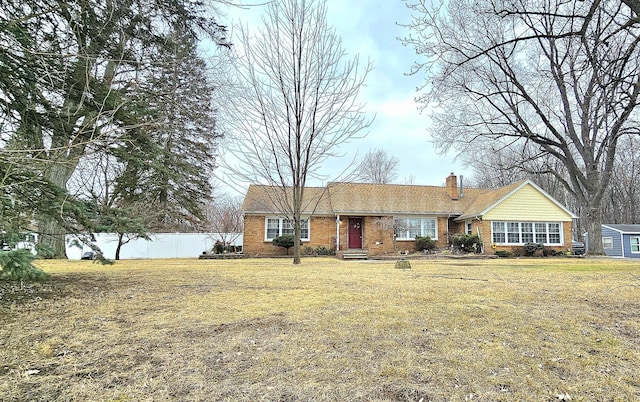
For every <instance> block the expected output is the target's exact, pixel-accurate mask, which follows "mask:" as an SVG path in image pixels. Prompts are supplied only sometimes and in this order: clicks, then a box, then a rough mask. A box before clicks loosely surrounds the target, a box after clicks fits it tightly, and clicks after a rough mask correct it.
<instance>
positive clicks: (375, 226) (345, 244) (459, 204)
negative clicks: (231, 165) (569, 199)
mask: <svg viewBox="0 0 640 402" xmlns="http://www.w3.org/2000/svg"><path fill="white" fill-rule="evenodd" d="M283 193H284V191H283V190H282V189H281V188H274V187H270V186H263V185H251V186H250V187H249V189H248V191H247V194H246V196H245V199H244V202H243V211H244V244H243V250H244V253H245V254H261V255H277V254H282V253H283V250H282V249H280V248H278V247H275V246H273V245H272V240H273V238H275V237H276V236H280V235H282V234H288V233H291V234H292V233H293V226H292V224H291V222H290V220H289V218H288V217H289V216H291V215H288V214H285V213H282V212H280V211H282V210H283V207H282V204H283V203H282V200H285V199H287V197H286V194H283ZM288 198H290V197H288ZM302 210H303V213H302V215H303V222H302V230H301V232H302V233H301V240H302V242H303V247H307V246H308V247H311V248H316V247H320V246H322V247H326V248H330V249H334V250H336V252H337V254H338V255H340V254H341V253H344V252H349V251H352V250H358V251H361V252H366V253H367V254H368V255H380V254H386V253H392V252H398V251H401V250H409V251H413V250H414V244H415V238H416V236H429V237H431V238H432V239H434V240H436V242H437V246H438V248H440V249H444V248H447V247H449V236H450V235H453V234H457V233H466V234H477V235H478V236H479V237H480V239H481V240H482V242H483V245H484V250H485V253H489V254H492V253H493V252H495V251H497V250H505V251H509V250H511V249H512V248H513V247H516V246H520V247H521V246H522V245H524V244H525V243H530V242H535V243H543V244H544V245H545V246H548V247H550V248H553V249H554V250H557V251H567V250H570V249H571V238H572V236H571V231H572V222H573V219H575V218H576V216H575V215H574V214H573V213H572V212H570V211H569V210H568V209H567V208H566V207H564V206H563V205H562V204H560V203H559V202H558V201H556V200H555V199H554V198H553V197H551V196H550V195H549V194H547V193H546V192H545V191H544V190H542V189H541V188H540V187H538V186H537V185H536V184H535V183H533V182H532V181H531V180H523V181H520V182H517V183H514V184H512V185H509V186H505V187H502V188H499V189H480V188H462V186H460V187H459V186H458V180H457V177H456V176H455V175H454V174H453V173H452V174H451V175H450V176H449V177H447V178H446V184H445V186H444V187H442V186H418V185H398V184H367V183H344V182H336V183H329V184H328V185H327V186H326V187H309V188H305V193H304V200H303V209H302Z"/></svg>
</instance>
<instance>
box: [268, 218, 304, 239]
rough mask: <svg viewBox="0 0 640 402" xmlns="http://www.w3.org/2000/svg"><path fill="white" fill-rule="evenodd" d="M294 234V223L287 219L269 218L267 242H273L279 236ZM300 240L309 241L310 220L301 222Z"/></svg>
mask: <svg viewBox="0 0 640 402" xmlns="http://www.w3.org/2000/svg"><path fill="white" fill-rule="evenodd" d="M286 234H290V235H292V234H293V221H292V220H290V219H285V218H267V219H266V231H265V235H266V236H265V240H267V241H271V240H273V239H275V238H276V237H278V236H282V235H286ZM300 240H303V241H305V240H306V241H308V240H309V220H308V219H303V220H301V221H300Z"/></svg>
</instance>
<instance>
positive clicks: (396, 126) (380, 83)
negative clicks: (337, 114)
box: [225, 0, 466, 185]
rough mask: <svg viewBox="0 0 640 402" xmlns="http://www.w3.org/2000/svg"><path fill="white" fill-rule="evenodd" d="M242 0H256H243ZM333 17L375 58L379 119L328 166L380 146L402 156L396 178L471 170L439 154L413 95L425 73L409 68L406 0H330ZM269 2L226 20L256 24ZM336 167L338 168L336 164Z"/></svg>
mask: <svg viewBox="0 0 640 402" xmlns="http://www.w3.org/2000/svg"><path fill="white" fill-rule="evenodd" d="M242 4H255V3H251V2H250V1H249V0H243V1H242ZM327 5H328V22H329V25H331V26H333V27H334V28H335V29H336V32H337V33H338V35H340V36H341V38H342V40H343V43H344V47H345V49H346V50H347V52H348V54H349V56H351V57H353V56H355V55H356V54H358V55H359V56H360V59H361V60H362V61H366V60H367V59H370V60H371V61H372V62H373V66H374V70H373V71H372V72H371V73H370V74H369V76H368V78H367V81H366V87H365V88H363V90H362V92H361V100H362V101H364V102H365V103H366V105H367V110H368V112H369V113H370V114H371V116H373V115H374V114H375V115H376V118H375V121H374V122H373V124H372V126H371V127H370V128H369V130H368V135H367V136H366V137H364V138H362V139H358V140H354V141H352V142H350V143H349V144H345V145H342V146H341V152H342V153H345V154H346V156H345V157H344V158H343V159H342V160H340V161H335V160H334V161H328V162H327V163H326V165H327V166H324V167H323V169H327V171H330V170H331V169H332V167H333V166H339V165H341V164H342V165H343V164H347V163H349V162H351V160H352V159H353V157H354V156H355V155H356V154H358V155H359V156H360V157H361V156H363V155H364V154H366V153H367V152H368V151H369V150H370V149H374V148H381V149H384V150H386V151H387V153H388V154H390V155H392V156H395V157H397V158H398V159H399V160H400V164H399V166H398V177H397V179H396V182H398V183H404V182H406V181H407V180H408V179H409V178H410V177H412V179H413V184H426V185H444V181H445V178H446V177H447V176H448V175H449V173H451V172H455V173H456V174H458V175H460V174H464V175H466V173H465V171H464V168H463V166H462V164H461V163H460V162H457V161H454V156H455V155H446V156H438V155H437V154H436V152H435V150H434V148H433V146H432V144H431V143H430V137H429V135H428V131H427V128H428V125H429V119H428V117H427V115H426V114H424V113H420V111H419V110H418V105H417V104H416V103H415V101H414V98H415V97H416V96H417V92H416V88H417V86H419V85H420V84H421V83H422V82H424V76H423V74H418V75H413V76H409V75H407V73H408V72H409V71H410V69H411V65H412V64H413V62H414V61H415V60H416V55H415V51H414V50H413V49H412V48H409V47H404V46H403V45H402V43H401V42H400V41H399V40H398V39H397V38H398V37H403V36H407V35H408V34H409V32H408V30H407V29H406V28H404V27H401V26H399V25H398V23H400V24H403V23H408V22H410V20H411V12H410V10H409V9H408V8H407V7H406V5H405V3H404V2H403V1H401V0H383V1H380V0H328V1H327ZM265 9H266V6H256V7H249V8H248V9H247V8H237V7H230V8H229V9H228V10H227V15H226V17H225V18H226V21H225V23H227V24H231V25H232V24H237V23H242V24H243V25H248V26H249V28H250V31H251V30H252V29H251V28H252V27H255V26H256V24H258V23H259V21H260V15H261V13H263V12H264V10H265ZM335 170H336V171H337V170H338V168H336V169H335Z"/></svg>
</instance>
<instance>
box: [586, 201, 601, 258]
mask: <svg viewBox="0 0 640 402" xmlns="http://www.w3.org/2000/svg"><path fill="white" fill-rule="evenodd" d="M584 226H585V228H586V229H587V233H588V235H589V237H588V243H589V244H588V247H589V248H588V250H587V252H588V253H589V254H591V255H604V247H603V246H602V211H601V209H600V208H599V206H591V207H587V211H585V219H584Z"/></svg>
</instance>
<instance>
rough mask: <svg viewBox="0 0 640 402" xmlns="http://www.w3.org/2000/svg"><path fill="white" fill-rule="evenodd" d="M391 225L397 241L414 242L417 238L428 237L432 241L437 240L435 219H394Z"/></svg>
mask: <svg viewBox="0 0 640 402" xmlns="http://www.w3.org/2000/svg"><path fill="white" fill-rule="evenodd" d="M393 224H394V227H395V231H396V239H398V240H415V238H416V237H418V236H420V237H426V236H429V237H431V238H432V239H434V240H436V239H437V238H438V232H437V231H436V219H435V218H422V219H412V218H395V219H394V222H393Z"/></svg>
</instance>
